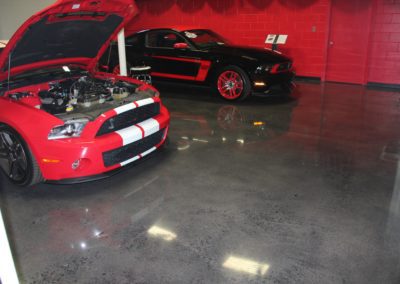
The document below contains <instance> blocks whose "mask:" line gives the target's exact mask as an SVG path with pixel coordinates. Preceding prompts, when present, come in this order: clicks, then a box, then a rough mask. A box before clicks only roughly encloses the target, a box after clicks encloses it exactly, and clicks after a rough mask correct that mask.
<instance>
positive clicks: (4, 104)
mask: <svg viewBox="0 0 400 284" xmlns="http://www.w3.org/2000/svg"><path fill="white" fill-rule="evenodd" d="M0 109H1V113H0V123H1V124H5V125H7V126H9V127H11V128H13V129H14V130H15V131H16V132H18V134H19V135H20V136H21V137H22V139H24V141H25V143H26V144H27V145H28V147H29V149H30V150H31V152H32V153H33V155H34V156H35V157H36V158H38V157H40V152H41V151H40V149H39V148H40V147H44V145H43V143H45V142H47V141H43V137H47V135H48V133H49V132H50V130H51V129H52V128H53V127H54V126H56V125H61V124H63V122H62V120H60V119H58V118H56V117H54V116H52V115H50V114H48V113H46V112H44V111H42V110H39V109H36V108H32V107H29V106H26V105H24V104H22V103H20V102H16V101H13V100H11V99H6V98H0ZM38 122H40V123H38Z"/></svg>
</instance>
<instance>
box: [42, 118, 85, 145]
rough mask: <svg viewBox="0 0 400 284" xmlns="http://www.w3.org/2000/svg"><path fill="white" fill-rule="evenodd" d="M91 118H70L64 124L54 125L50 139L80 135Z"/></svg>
mask: <svg viewBox="0 0 400 284" xmlns="http://www.w3.org/2000/svg"><path fill="white" fill-rule="evenodd" d="M88 122H89V119H85V118H82V119H76V120H68V121H66V122H65V123H64V125H60V126H56V127H54V128H53V129H52V130H51V131H50V133H49V135H48V139H49V140H55V139H63V138H76V137H80V136H81V134H82V131H83V129H84V128H85V126H86V124H87V123H88Z"/></svg>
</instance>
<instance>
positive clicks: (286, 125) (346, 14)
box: [0, 0, 400, 284]
mask: <svg viewBox="0 0 400 284" xmlns="http://www.w3.org/2000/svg"><path fill="white" fill-rule="evenodd" d="M26 2H27V1H22V0H19V1H11V0H0V4H1V9H0V39H8V38H9V37H10V36H11V35H12V34H13V33H14V32H15V30H16V29H17V28H18V25H20V24H21V23H22V22H23V21H24V20H26V19H27V18H28V17H29V16H30V15H32V14H33V13H34V12H36V11H39V10H40V9H42V8H43V7H45V6H47V5H49V4H51V3H52V2H53V1H39V3H36V2H34V1H29V5H27V4H26ZM136 4H137V5H138V8H139V14H138V15H137V16H136V18H135V19H134V20H133V21H132V23H130V24H129V25H128V26H127V27H126V28H125V32H126V33H130V32H131V31H135V30H139V29H143V28H153V27H169V26H171V25H174V26H176V25H185V26H195V27H202V28H209V29H212V30H214V31H217V32H218V33H220V34H222V35H223V36H224V37H226V38H228V39H229V40H231V41H232V42H234V43H237V44H241V45H252V46H258V47H269V46H266V45H265V43H264V41H265V38H266V36H267V35H268V34H287V35H288V42H287V44H286V45H284V46H280V47H279V50H280V51H281V52H283V53H284V54H287V55H289V56H290V57H292V58H293V60H294V65H295V68H296V73H297V76H298V77H297V80H296V88H295V89H294V91H293V98H292V99H289V100H288V99H282V98H276V97H260V96H257V97H256V96H254V97H251V98H250V99H248V100H246V101H244V102H240V103H229V102H226V101H223V100H221V99H220V98H218V97H217V96H216V95H215V94H214V93H213V92H212V90H210V89H209V88H206V87H193V86H189V85H184V84H181V85H177V84H170V83H158V82H156V83H155V86H156V87H157V89H158V90H159V91H160V92H161V98H162V100H163V103H164V104H165V105H166V107H167V108H168V110H169V111H170V113H171V126H170V133H169V143H168V145H166V146H165V147H164V148H163V149H162V151H160V152H158V153H156V154H154V155H152V156H151V157H150V158H148V159H145V160H143V161H140V162H138V163H136V164H134V165H133V166H132V167H129V169H127V170H125V171H123V172H121V173H119V174H118V175H115V176H112V177H110V178H108V179H104V180H101V181H94V182H89V183H83V184H74V185H54V184H41V185H37V186H34V187H31V188H19V187H16V186H14V185H12V184H11V183H9V182H8V180H7V179H6V178H5V177H4V176H3V175H1V176H0V177H1V183H0V185H1V191H0V197H1V198H0V208H1V212H2V214H3V218H4V221H5V224H6V228H7V232H8V238H9V240H10V246H11V248H12V252H13V255H14V261H15V265H16V269H17V272H18V275H19V278H20V281H21V283H74V282H76V283H393V284H395V283H400V131H399V125H400V91H399V90H400V1H398V0H367V1H366V0H355V1H345V0H301V1H295V0H264V1H263V0H199V1H197V0H196V1H194V0H174V1H171V0H158V1H155V0H137V1H136Z"/></svg>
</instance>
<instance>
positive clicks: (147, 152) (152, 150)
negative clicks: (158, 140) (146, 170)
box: [141, 147, 157, 157]
mask: <svg viewBox="0 0 400 284" xmlns="http://www.w3.org/2000/svg"><path fill="white" fill-rule="evenodd" d="M155 150H157V148H156V147H153V148H151V149H150V150H147V151H146V152H144V153H142V154H141V156H142V157H144V156H147V155H148V154H150V153H153V152H154V151H155Z"/></svg>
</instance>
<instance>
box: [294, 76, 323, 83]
mask: <svg viewBox="0 0 400 284" xmlns="http://www.w3.org/2000/svg"><path fill="white" fill-rule="evenodd" d="M295 81H298V82H309V83H321V78H320V77H311V76H296V77H295Z"/></svg>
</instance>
